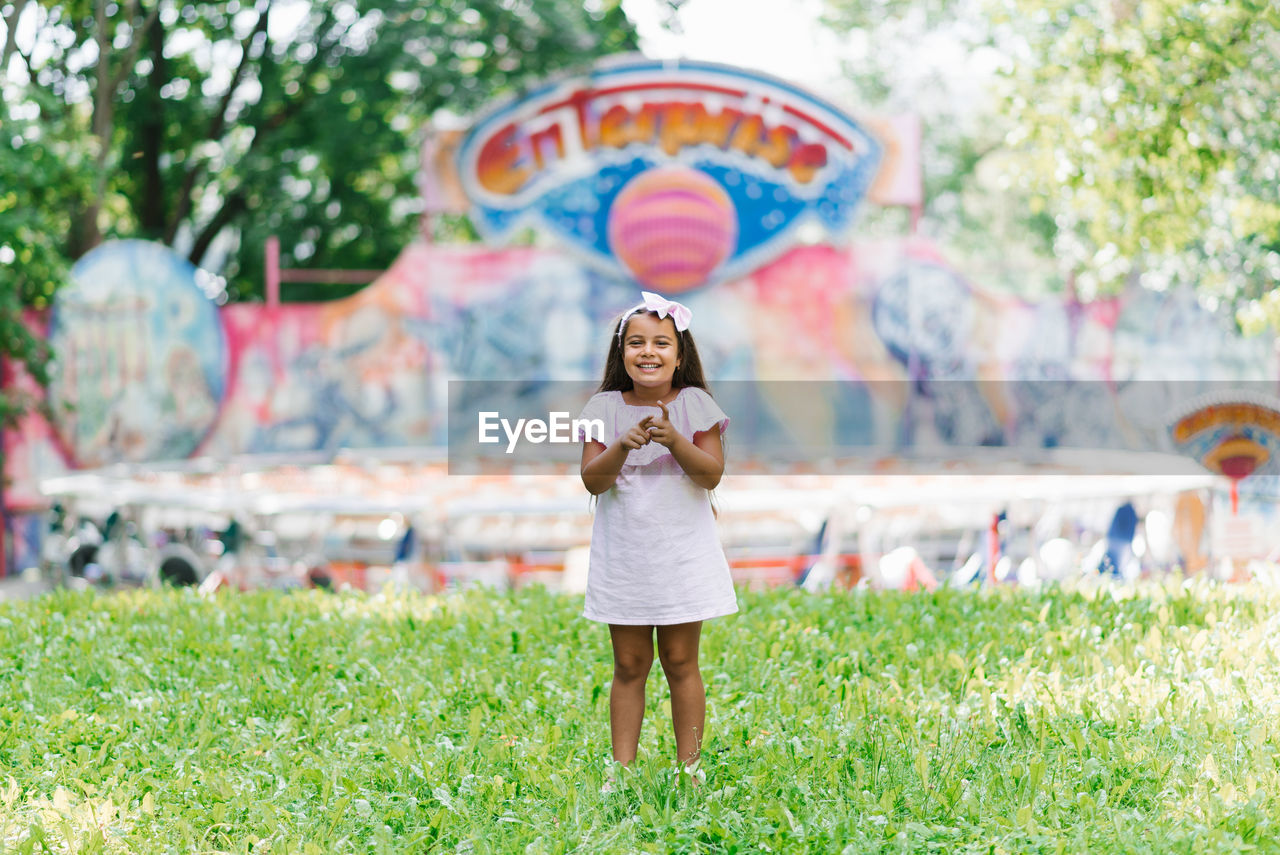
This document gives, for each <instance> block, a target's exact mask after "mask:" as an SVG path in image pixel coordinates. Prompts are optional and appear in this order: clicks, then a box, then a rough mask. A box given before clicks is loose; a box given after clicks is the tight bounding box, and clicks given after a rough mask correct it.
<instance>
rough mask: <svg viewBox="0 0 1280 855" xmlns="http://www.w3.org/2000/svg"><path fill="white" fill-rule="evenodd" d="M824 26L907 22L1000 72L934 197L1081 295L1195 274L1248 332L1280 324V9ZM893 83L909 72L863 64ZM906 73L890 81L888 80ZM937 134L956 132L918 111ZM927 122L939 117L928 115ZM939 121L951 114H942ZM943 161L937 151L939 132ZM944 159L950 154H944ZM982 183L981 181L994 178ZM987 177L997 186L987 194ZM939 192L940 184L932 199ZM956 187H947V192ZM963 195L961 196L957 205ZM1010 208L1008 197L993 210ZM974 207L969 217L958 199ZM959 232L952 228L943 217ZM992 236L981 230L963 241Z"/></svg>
mask: <svg viewBox="0 0 1280 855" xmlns="http://www.w3.org/2000/svg"><path fill="white" fill-rule="evenodd" d="M828 4H829V7H830V9H831V15H830V19H831V20H830V23H831V24H832V25H833V26H835V27H837V28H840V29H843V30H847V31H851V32H856V33H864V34H865V33H874V34H876V35H875V37H874V38H870V39H868V43H869V44H870V45H872V46H873V47H874V48H875V49H878V50H883V49H882V48H881V47H880V46H883V45H885V44H891V43H892V40H890V39H887V38H885V36H884V33H885V32H886V31H887V30H886V28H893V27H902V26H904V23H910V24H912V25H914V26H915V27H917V28H918V29H920V30H921V31H922V32H925V33H945V34H947V35H948V36H949V37H950V43H951V44H952V45H959V46H960V47H961V51H960V52H959V53H958V54H955V55H953V56H951V57H948V58H944V59H942V60H940V62H947V63H949V68H950V73H951V74H956V75H966V74H970V73H971V72H972V69H973V68H974V67H975V65H976V66H979V67H981V66H987V67H991V68H993V69H996V70H997V72H998V73H997V75H995V76H993V77H992V81H991V86H990V91H991V92H992V93H993V94H995V95H996V96H997V97H996V98H995V99H993V100H991V101H989V102H986V103H987V107H985V108H982V109H985V110H986V115H985V116H984V118H983V120H982V121H981V122H980V123H979V124H978V126H977V128H976V130H974V131H972V132H970V131H962V132H961V133H960V134H958V135H956V136H954V138H953V139H951V140H949V141H946V142H943V143H941V146H942V148H943V149H944V150H945V149H946V148H948V147H949V148H950V149H951V150H952V151H954V152H958V153H960V154H961V155H964V154H965V153H966V152H967V153H968V156H967V157H966V156H961V157H960V158H958V159H949V158H947V157H942V158H941V159H940V162H941V163H943V164H944V165H945V167H946V168H947V169H946V171H948V172H950V176H949V177H948V176H946V175H941V174H939V172H938V170H937V169H936V166H935V167H933V168H932V174H933V183H932V184H931V185H930V186H929V187H928V189H929V191H930V194H931V198H930V204H931V207H932V209H933V210H934V211H935V212H940V213H942V214H943V216H944V217H947V218H950V217H952V216H956V217H958V218H959V220H958V222H959V224H960V226H963V224H964V223H965V222H966V221H969V222H971V223H972V224H978V225H980V224H981V222H982V220H983V219H986V214H987V213H990V212H991V210H992V208H993V206H994V208H996V209H998V208H1000V207H1004V208H1005V209H1006V210H1008V209H1013V210H1015V211H1017V212H1018V213H1017V215H1016V216H1015V217H1014V218H1013V219H1012V220H1011V219H1010V218H1009V217H1008V216H1003V217H1000V216H997V217H996V218H995V219H992V220H990V222H991V223H992V224H993V225H994V226H1004V227H1008V226H1012V233H1010V232H1009V231H1008V230H1006V232H1005V233H1004V234H996V233H991V237H992V241H991V242H993V243H1000V244H1002V246H1001V249H1002V250H1003V249H1004V246H1003V244H1004V242H1005V241H1007V240H1009V239H1010V238H1011V237H1012V238H1013V239H1014V240H1017V239H1018V238H1017V235H1016V233H1017V232H1023V233H1024V235H1025V236H1024V237H1023V238H1022V239H1021V242H1022V243H1023V244H1024V245H1029V246H1037V245H1039V246H1040V247H1041V248H1046V247H1047V248H1050V249H1051V254H1052V255H1053V256H1054V257H1055V258H1056V259H1057V260H1058V263H1059V265H1060V268H1061V269H1062V270H1064V271H1070V272H1072V273H1074V274H1078V276H1077V282H1078V285H1079V287H1080V288H1081V291H1082V293H1083V296H1086V297H1088V296H1091V295H1092V294H1094V293H1097V292H1100V291H1113V290H1116V289H1118V288H1120V287H1122V286H1123V285H1124V284H1125V283H1127V282H1131V281H1136V282H1140V283H1141V284H1143V285H1145V286H1147V287H1154V288H1163V287H1166V286H1169V285H1172V284H1179V283H1188V284H1191V285H1194V286H1196V287H1197V288H1200V289H1201V290H1202V291H1203V292H1205V293H1206V295H1207V296H1208V297H1209V298H1210V300H1211V301H1212V300H1213V299H1226V300H1229V301H1231V302H1232V304H1233V305H1235V306H1236V307H1237V308H1238V309H1239V310H1240V314H1239V315H1238V317H1240V319H1241V320H1242V321H1243V322H1245V324H1246V326H1249V325H1253V326H1258V325H1260V323H1261V322H1262V321H1263V320H1264V319H1267V318H1268V317H1269V319H1270V321H1271V322H1272V324H1273V326H1276V327H1277V328H1280V295H1278V293H1277V291H1276V284H1277V282H1278V281H1280V254H1277V250H1280V196H1278V194H1277V190H1276V188H1277V180H1276V179H1277V174H1278V173H1280V125H1277V124H1276V122H1275V121H1274V117H1273V116H1272V110H1273V107H1274V105H1275V104H1276V103H1277V96H1280V78H1277V77H1276V75H1275V74H1274V69H1275V57H1276V56H1277V55H1280V6H1277V5H1276V4H1275V3H1273V2H1270V0H1205V2H1200V3H1186V2H1182V0H1105V2H1102V3H1096V4H1081V3H1076V2H1069V0H878V2H877V0H873V2H866V0H828ZM871 72H872V75H874V76H875V77H876V78H877V79H878V80H879V81H880V85H881V86H882V88H884V89H885V90H886V91H889V90H892V88H893V86H894V85H895V83H894V81H895V80H898V79H900V78H903V77H906V76H909V74H907V72H905V71H904V70H903V69H902V68H900V67H894V66H890V67H885V68H876V67H873V68H872V69H871ZM895 75H896V76H895ZM925 118H926V122H927V123H928V129H929V130H928V133H929V134H930V135H931V136H935V137H936V136H937V135H938V134H942V135H943V137H944V138H945V137H946V136H947V135H948V134H954V127H953V126H951V125H948V124H946V123H942V122H938V121H936V119H937V118H938V117H937V116H930V115H929V114H927V113H926V117H925ZM931 118H933V119H935V121H932V122H930V119H931ZM944 118H945V115H944ZM930 145H931V146H934V148H933V156H934V159H935V160H937V159H938V158H937V155H938V153H939V148H938V146H939V145H940V144H939V143H938V142H937V141H936V140H933V141H930ZM944 153H945V152H944ZM984 176H985V177H984ZM983 187H986V189H987V190H988V191H990V192H986V193H982V192H977V191H978V190H980V189H981V188H983ZM939 191H941V193H939ZM949 193H954V194H955V195H953V196H952V197H951V198H948V194H949ZM957 202H963V203H964V204H963V205H957ZM1001 202H1003V205H1001ZM975 204H976V205H977V207H975V208H972V210H975V211H976V212H978V214H979V218H978V219H976V220H972V218H970V217H969V216H968V213H967V212H966V211H965V210H963V208H968V207H971V206H973V205H975ZM951 228H952V229H953V230H957V228H958V227H957V226H952V227H951ZM969 239H970V240H975V239H976V240H978V241H979V242H980V241H981V240H982V238H981V228H979V231H978V232H976V233H973V234H970V235H969Z"/></svg>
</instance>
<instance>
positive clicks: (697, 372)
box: [596, 310, 711, 395]
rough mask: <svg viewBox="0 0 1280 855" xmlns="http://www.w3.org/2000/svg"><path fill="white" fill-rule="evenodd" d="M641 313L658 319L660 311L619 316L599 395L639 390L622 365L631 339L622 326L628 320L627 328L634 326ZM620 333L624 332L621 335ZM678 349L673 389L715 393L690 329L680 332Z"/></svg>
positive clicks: (605, 363) (606, 359)
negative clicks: (627, 340) (624, 349)
mask: <svg viewBox="0 0 1280 855" xmlns="http://www.w3.org/2000/svg"><path fill="white" fill-rule="evenodd" d="M640 314H650V315H653V316H654V317H655V318H656V317H658V313H657V312H654V311H649V312H647V313H646V312H644V311H643V310H641V311H639V312H635V313H634V314H630V315H622V316H619V318H618V322H617V323H616V324H614V325H613V336H612V337H611V338H610V339H609V354H608V356H606V357H605V360H604V378H603V379H601V381H600V388H599V389H597V390H596V391H597V392H630V391H631V390H632V389H633V388H634V387H635V383H634V382H632V380H631V377H630V375H628V374H627V367H626V366H625V365H624V364H623V362H622V341H623V339H625V338H626V337H627V334H626V329H625V328H624V327H623V326H622V324H623V321H624V320H625V322H626V324H627V326H630V325H631V319H632V318H634V317H635V316H636V315H640ZM620 330H621V333H619V331H620ZM676 348H677V351H678V353H677V358H678V359H679V360H680V365H679V366H678V367H677V368H676V370H675V373H674V374H673V375H671V388H672V389H683V388H684V387H686V386H697V387H698V388H699V389H701V390H702V391H704V392H706V393H707V394H708V395H709V394H711V390H710V389H708V388H707V379H706V377H704V376H703V374H702V359H701V358H700V357H699V356H698V345H696V344H695V343H694V341H693V333H691V332H689V331H688V330H685V331H683V332H681V331H680V330H676Z"/></svg>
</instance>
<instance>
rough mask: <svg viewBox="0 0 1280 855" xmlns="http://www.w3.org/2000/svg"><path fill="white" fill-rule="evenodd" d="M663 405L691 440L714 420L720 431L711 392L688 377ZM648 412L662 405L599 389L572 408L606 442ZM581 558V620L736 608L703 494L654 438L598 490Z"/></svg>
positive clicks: (634, 620)
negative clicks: (587, 552)
mask: <svg viewBox="0 0 1280 855" xmlns="http://www.w3.org/2000/svg"><path fill="white" fill-rule="evenodd" d="M667 412H668V413H669V414H670V416H671V424H672V425H673V426H674V427H675V429H676V430H677V431H678V432H679V433H680V434H681V435H683V436H685V437H687V438H688V439H690V440H692V439H693V435H694V434H695V433H697V432H699V431H705V430H709V429H711V428H712V427H714V426H715V425H719V426H720V431H721V433H722V434H723V432H724V430H725V428H727V427H728V425H729V418H728V416H726V415H725V414H724V411H723V410H721V409H720V407H719V406H717V405H716V402H715V400H714V399H713V398H712V397H711V396H710V395H708V394H707V393H706V392H704V391H703V390H701V389H698V388H696V387H686V388H684V389H681V390H680V392H679V394H678V395H677V396H676V398H675V399H674V400H673V401H671V402H670V403H668V404H667ZM648 415H653V416H661V415H662V411H661V410H660V409H659V408H658V407H640V406H633V405H631V404H628V403H626V402H624V401H623V400H622V393H621V392H600V393H599V394H597V395H595V396H593V397H592V398H591V400H590V401H588V402H587V405H586V407H585V408H583V410H582V415H581V416H580V417H579V418H581V419H600V420H602V421H603V422H604V443H605V445H612V444H613V443H614V441H615V440H617V438H618V437H619V436H621V435H622V434H624V433H626V432H627V431H628V430H630V429H631V427H632V426H634V425H635V424H636V422H638V421H640V420H641V419H642V418H644V417H645V416H648ZM579 438H581V434H580V435H579ZM588 568H589V569H588V571H587V598H586V607H585V608H584V609H583V612H582V616H583V617H585V618H587V619H589V620H594V621H600V622H602V623H615V624H627V625H631V626H645V625H658V624H674V623H687V622H689V621H697V620H706V619H708V618H714V617H721V616H722V615H728V614H733V613H734V612H736V611H737V610H738V601H737V597H736V596H735V595H734V590H733V580H732V578H731V577H730V575H729V563H728V562H727V561H726V560H725V557H724V550H723V549H722V548H721V546H720V538H719V536H718V535H717V533H716V525H715V517H714V515H713V513H712V511H711V499H710V495H709V494H708V492H707V491H706V490H704V489H703V488H702V487H699V486H698V485H697V484H695V483H693V480H692V479H691V478H690V477H689V476H688V475H686V474H685V472H684V469H682V468H681V467H680V464H679V463H677V462H676V459H675V458H674V457H672V456H671V452H670V450H668V449H667V447H666V446H664V445H662V444H660V443H657V442H650V443H649V444H648V445H645V446H643V447H642V448H637V449H635V450H634V451H631V452H630V453H629V454H628V455H627V461H626V463H624V464H623V465H622V471H621V472H619V473H618V480H617V481H616V482H614V485H613V486H612V487H610V488H609V489H608V490H606V491H605V492H603V493H601V494H600V497H599V504H598V505H597V507H596V516H595V522H594V525H593V527H592V530H591V559H590V564H589V565H588Z"/></svg>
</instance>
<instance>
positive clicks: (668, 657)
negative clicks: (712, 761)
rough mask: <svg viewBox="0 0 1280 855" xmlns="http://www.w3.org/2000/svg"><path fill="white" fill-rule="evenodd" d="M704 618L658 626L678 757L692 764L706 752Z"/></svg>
mask: <svg viewBox="0 0 1280 855" xmlns="http://www.w3.org/2000/svg"><path fill="white" fill-rule="evenodd" d="M701 638H702V621H694V622H692V623H679V624H672V625H670V626H660V627H658V658H659V659H660V660H661V661H662V670H663V672H665V673H666V675H667V685H669V686H670V687H671V721H672V724H673V725H674V726H675V732H676V756H677V757H678V758H679V759H680V761H681V762H683V763H684V764H685V765H687V766H692V765H693V764H694V763H696V762H697V761H698V758H699V757H700V756H701V754H702V732H703V728H704V727H705V726H706V720H707V692H706V688H705V687H704V686H703V684H702V672H701V671H700V670H699V669H698V642H699V640H701Z"/></svg>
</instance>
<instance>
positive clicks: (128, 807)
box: [0, 582, 1280, 853]
mask: <svg viewBox="0 0 1280 855" xmlns="http://www.w3.org/2000/svg"><path fill="white" fill-rule="evenodd" d="M740 602H741V605H742V612H741V613H740V614H739V615H737V616H734V617H732V618H726V619H722V620H718V621H712V622H710V623H708V624H707V626H706V629H705V632H704V640H703V657H702V662H703V675H704V678H705V680H706V684H707V691H708V695H709V708H708V740H707V744H706V746H705V764H704V768H705V771H706V775H707V780H706V782H705V784H704V785H703V786H702V787H700V788H695V787H693V786H691V782H690V780H689V778H688V776H687V775H686V776H681V775H679V774H678V773H677V772H676V764H675V762H674V741H673V738H672V736H671V734H670V712H669V706H668V704H667V701H666V685H665V682H664V681H663V680H662V678H661V673H660V670H659V666H657V665H656V664H655V668H654V674H653V675H652V676H651V678H650V684H649V689H650V694H649V698H650V705H649V712H648V713H647V718H646V721H645V730H644V733H643V735H642V737H641V746H640V751H641V755H640V758H639V760H638V761H637V763H636V765H635V767H634V770H633V771H632V772H631V773H630V774H628V775H627V776H625V777H624V779H623V785H622V787H621V788H620V789H619V790H618V791H617V792H614V793H612V794H602V793H601V792H600V786H601V783H602V779H603V774H604V766H605V763H604V761H605V758H606V757H607V755H608V750H609V737H608V681H609V678H610V664H609V662H610V659H609V648H608V640H607V631H606V630H605V629H604V628H603V627H600V626H598V625H595V624H592V623H589V622H587V621H585V620H583V619H581V618H579V617H578V616H577V615H578V612H579V610H580V608H581V601H580V599H575V598H567V597H561V596H559V595H556V594H552V593H548V592H546V591H543V590H541V589H531V590H524V591H520V592H515V593H510V594H495V593H486V592H472V593H467V594H462V595H452V596H447V597H440V598H426V597H417V596H404V597H397V596H392V597H382V596H374V597H369V596H365V595H356V594H351V595H348V594H343V595H329V594H323V593H318V592H308V593H298V594H289V595H282V594H276V593H254V594H223V595H219V596H218V597H216V598H211V599H203V598H200V597H198V596H195V595H193V594H191V593H190V592H168V593H163V592H128V593H120V594H115V595H107V596H100V595H92V594H80V595H73V594H59V595H56V596H51V597H48V598H45V599H38V600H33V601H29V602H25V603H5V604H0V696H2V697H3V705H2V706H0V851H3V852H10V851H17V852H46V851H53V852H62V851H74V852H82V853H90V852H175V853H195V852H255V853H258V852H276V853H285V852H289V853H294V852H370V851H372V852H426V851H443V852H477V853H479V852H501V853H508V852H577V851H587V852H617V851H654V852H668V851H680V852H695V851H706V852H721V851H723V852H735V851H736V852H758V851H774V852H795V851H813V852H838V851H841V850H845V851H849V852H875V851H884V852H899V851H917V852H925V851H942V852H954V851H972V852H1001V851H1011V852H1022V851H1042V852H1081V851H1085V850H1089V851H1094V852H1121V851H1156V852H1188V853H1193V852H1194V853H1202V852H1219V851H1221V852H1227V851H1239V850H1241V849H1246V848H1250V847H1256V848H1257V850H1261V851H1268V850H1271V851H1275V850H1280V846H1277V844H1276V843H1275V842H1274V841H1275V840H1276V838H1277V837H1278V836H1280V828H1278V827H1277V819H1278V818H1280V772H1278V770H1280V753H1278V752H1277V744H1278V743H1277V737H1278V736H1280V715H1278V713H1280V662H1278V659H1277V651H1278V649H1280V594H1277V593H1273V592H1268V591H1263V590H1259V589H1252V588H1221V587H1214V586H1209V585H1207V584H1204V583H1194V584H1192V583H1188V584H1187V585H1181V584H1178V583H1172V582H1171V583H1169V584H1168V585H1166V586H1163V587H1160V586H1150V587H1145V588H1140V589H1138V590H1137V591H1132V590H1130V591H1127V592H1120V591H1101V592H1099V591H1092V592H1090V591H1056V592H1052V593H1044V594H1036V593H1019V592H1014V591H1002V592H999V593H996V594H994V595H989V594H976V593H961V592H949V591H942V592H939V593H937V594H934V595H927V594H917V595H907V594H898V593H865V592H858V593H840V594H832V595H830V596H811V595H806V594H804V593H801V592H796V591H792V590H784V591H775V592H769V593H761V594H743V595H741V597H740Z"/></svg>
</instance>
